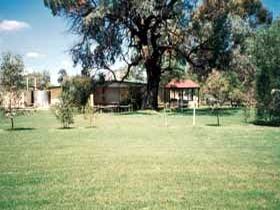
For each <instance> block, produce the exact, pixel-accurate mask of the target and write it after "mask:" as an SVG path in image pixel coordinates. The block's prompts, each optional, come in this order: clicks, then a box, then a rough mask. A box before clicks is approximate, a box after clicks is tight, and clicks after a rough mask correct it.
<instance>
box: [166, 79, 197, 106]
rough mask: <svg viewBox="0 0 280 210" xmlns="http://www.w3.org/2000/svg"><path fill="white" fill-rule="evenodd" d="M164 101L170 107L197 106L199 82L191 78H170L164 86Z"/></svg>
mask: <svg viewBox="0 0 280 210" xmlns="http://www.w3.org/2000/svg"><path fill="white" fill-rule="evenodd" d="M164 89H165V91H164V93H165V97H164V98H165V103H169V105H170V107H176V106H177V107H180V108H183V107H193V106H196V107H198V106H199V90H200V86H199V84H197V83H195V82H194V81H192V80H172V81H171V82H169V83H168V84H167V85H165V87H164Z"/></svg>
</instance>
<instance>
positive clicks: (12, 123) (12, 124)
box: [11, 117, 14, 130]
mask: <svg viewBox="0 0 280 210" xmlns="http://www.w3.org/2000/svg"><path fill="white" fill-rule="evenodd" d="M11 129H12V130H14V118H13V117H11Z"/></svg>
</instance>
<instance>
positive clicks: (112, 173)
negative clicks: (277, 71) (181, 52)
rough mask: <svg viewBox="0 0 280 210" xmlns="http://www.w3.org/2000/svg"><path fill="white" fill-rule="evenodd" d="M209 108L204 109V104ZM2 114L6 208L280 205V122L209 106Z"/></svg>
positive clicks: (0, 162)
mask: <svg viewBox="0 0 280 210" xmlns="http://www.w3.org/2000/svg"><path fill="white" fill-rule="evenodd" d="M202 113H203V114H202ZM75 122H76V123H75V125H74V128H73V129H68V130H63V129H59V128H60V124H59V122H57V121H56V119H55V118H54V117H53V116H52V115H51V113H50V112H38V113H35V114H34V115H32V116H29V117H24V116H22V117H20V118H18V119H17V120H16V127H17V128H18V129H17V130H16V131H13V132H11V131H8V130H7V129H9V121H6V120H4V119H3V118H2V119H0V123H1V125H0V209H280V167H279V166H280V129H279V128H270V127H258V126H254V125H251V124H245V123H244V122H243V119H242V115H241V112H240V111H236V110H229V111H228V114H225V115H224V116H223V117H222V126H221V127H216V126H211V125H213V124H215V123H216V119H215V116H212V115H208V114H207V113H204V112H203V111H201V114H200V113H198V118H197V125H196V126H195V127H193V126H192V116H191V115H190V114H188V113H181V114H180V113H168V117H167V122H168V126H167V127H166V126H165V120H164V114H163V113H160V114H158V113H153V112H138V113H133V114H102V115H98V116H97V119H96V127H95V128H88V126H89V125H88V121H87V120H84V118H83V116H77V117H76V119H75Z"/></svg>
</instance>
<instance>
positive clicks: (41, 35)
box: [0, 0, 280, 84]
mask: <svg viewBox="0 0 280 210" xmlns="http://www.w3.org/2000/svg"><path fill="white" fill-rule="evenodd" d="M263 3H264V5H265V6H266V7H267V8H269V10H270V11H272V12H273V14H274V16H278V15H280V0H263ZM68 28H69V25H67V22H66V20H65V19H63V18H59V17H53V16H52V14H51V12H50V10H49V9H47V8H46V7H45V6H44V4H43V0H0V53H2V52H6V51H11V52H13V53H16V54H20V55H21V56H22V57H23V59H24V63H25V69H26V72H33V71H43V70H48V71H49V72H50V74H51V82H52V83H53V84H56V80H57V73H58V71H59V70H60V69H61V68H65V69H66V70H67V72H68V73H69V74H70V75H75V74H79V73H80V68H79V67H75V68H74V67H73V62H72V59H71V55H70V54H69V50H70V49H71V46H73V45H74V44H75V42H76V41H77V37H74V36H73V35H72V34H71V33H69V31H68Z"/></svg>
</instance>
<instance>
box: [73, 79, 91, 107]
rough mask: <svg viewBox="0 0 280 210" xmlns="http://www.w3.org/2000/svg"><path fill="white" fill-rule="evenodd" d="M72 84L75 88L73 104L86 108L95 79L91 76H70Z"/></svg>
mask: <svg viewBox="0 0 280 210" xmlns="http://www.w3.org/2000/svg"><path fill="white" fill-rule="evenodd" d="M69 82H70V83H71V86H72V88H73V91H72V93H73V104H74V105H75V106H76V107H78V108H79V110H84V108H85V106H86V104H87V102H88V100H89V96H90V94H91V93H92V92H93V81H92V79H91V78H89V77H85V76H75V77H72V78H70V81H69Z"/></svg>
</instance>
